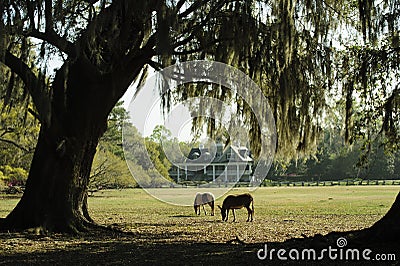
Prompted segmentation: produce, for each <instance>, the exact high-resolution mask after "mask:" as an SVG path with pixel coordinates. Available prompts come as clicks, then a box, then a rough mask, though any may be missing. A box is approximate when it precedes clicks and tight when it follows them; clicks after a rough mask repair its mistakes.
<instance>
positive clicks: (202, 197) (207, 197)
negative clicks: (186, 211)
mask: <svg viewBox="0 0 400 266" xmlns="http://www.w3.org/2000/svg"><path fill="white" fill-rule="evenodd" d="M205 204H208V205H210V207H211V216H214V195H213V194H212V193H210V192H205V193H197V194H196V197H195V199H194V212H195V213H196V214H197V215H200V212H201V210H200V206H203V211H204V214H205V215H207V213H206V209H205V208H204V205H205Z"/></svg>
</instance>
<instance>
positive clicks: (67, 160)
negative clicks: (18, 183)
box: [2, 126, 98, 233]
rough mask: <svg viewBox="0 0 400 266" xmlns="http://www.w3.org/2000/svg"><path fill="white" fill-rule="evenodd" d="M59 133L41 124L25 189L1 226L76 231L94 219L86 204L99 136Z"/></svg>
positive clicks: (13, 228)
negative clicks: (87, 136)
mask: <svg viewBox="0 0 400 266" xmlns="http://www.w3.org/2000/svg"><path fill="white" fill-rule="evenodd" d="M57 133H58V130H56V129H54V126H53V127H51V128H50V129H45V128H44V127H43V126H42V128H41V131H40V135H39V140H38V144H37V147H36V151H35V154H34V158H33V161H32V165H31V169H30V173H29V178H28V181H27V184H26V190H25V193H24V195H23V196H22V198H21V200H20V202H19V203H18V205H17V206H16V207H15V209H14V210H13V211H12V212H11V213H10V214H9V215H8V216H7V217H6V219H4V220H3V224H2V229H12V230H15V229H26V228H32V227H41V228H43V229H44V230H47V231H52V232H72V233H73V232H79V231H83V230H84V229H85V225H87V224H88V223H89V222H91V219H90V217H89V216H88V214H87V210H86V205H85V204H86V195H87V184H88V177H89V174H90V169H91V165H92V161H93V157H94V154H95V152H96V146H97V142H98V136H94V137H93V138H92V139H84V138H81V137H80V136H78V135H77V136H68V137H64V138H60V137H61V136H62V135H60V134H57ZM82 135H85V134H82ZM85 216H86V217H85Z"/></svg>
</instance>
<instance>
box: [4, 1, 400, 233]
mask: <svg viewBox="0 0 400 266" xmlns="http://www.w3.org/2000/svg"><path fill="white" fill-rule="evenodd" d="M399 5H400V3H398V1H395V0H383V1H373V0H360V1H344V0H339V1H333V0H307V1H295V0H274V1H267V0H261V1H239V0H218V1H200V0H173V1H163V0H151V1H130V0H112V1H111V0H85V1H74V0H71V1H65V0H39V1H11V0H5V1H1V3H0V13H1V15H2V16H1V19H0V62H1V63H2V65H1V68H0V71H1V73H2V77H1V78H2V81H3V82H2V83H1V88H0V93H1V97H2V99H4V103H5V105H7V106H12V105H13V103H14V102H15V101H21V102H24V101H28V99H31V101H32V105H31V104H30V103H27V104H26V106H27V110H30V113H31V114H32V115H33V116H34V117H35V118H36V119H38V120H39V122H40V132H39V138H38V144H37V146H36V149H35V154H34V156H33V160H32V165H31V168H30V173H29V177H28V181H27V189H26V191H25V193H24V196H23V198H22V199H21V201H20V202H19V204H18V205H17V207H16V208H15V209H14V210H13V211H12V213H10V215H9V216H8V217H7V218H6V219H5V220H4V221H2V222H1V223H0V227H3V228H26V227H32V226H44V227H46V229H48V230H53V231H73V232H76V231H81V230H84V228H85V227H86V226H89V225H90V222H91V219H90V217H89V215H88V213H87V204H86V196H87V186H88V182H89V177H90V168H91V165H92V162H93V158H94V154H95V152H96V146H97V144H98V142H99V139H100V138H101V136H102V135H103V134H104V132H105V130H106V127H107V117H108V115H109V113H110V112H111V110H112V108H113V107H114V105H115V104H116V103H117V102H118V100H119V99H120V98H121V96H122V95H123V94H124V93H125V92H126V90H127V89H128V87H129V86H130V85H131V84H132V83H133V82H134V81H135V80H138V81H139V84H141V83H142V82H143V81H144V80H145V79H146V75H147V74H146V73H147V69H148V68H149V67H152V68H155V69H161V68H163V67H165V66H169V65H171V64H174V63H176V62H183V61H187V60H193V59H206V60H215V61H221V62H224V63H226V64H229V65H231V66H234V67H237V68H238V69H240V70H242V71H243V72H245V73H246V74H248V76H249V77H250V78H251V79H253V80H254V81H255V82H257V83H258V85H259V86H260V87H261V88H262V91H263V93H264V95H265V96H266V98H267V99H268V100H269V102H270V105H271V106H272V109H273V114H274V118H275V121H276V128H277V134H278V159H283V160H285V159H289V158H293V157H295V158H296V157H298V156H308V155H310V154H312V153H314V152H315V151H316V146H317V145H316V144H317V140H318V138H319V137H320V135H321V132H322V131H323V130H322V129H323V128H326V127H329V126H330V125H332V124H331V123H330V121H332V120H337V121H339V122H340V124H341V125H342V128H343V135H344V138H345V139H346V141H347V142H348V143H350V144H351V143H353V142H354V141H355V140H356V139H357V138H362V139H364V140H365V144H364V150H366V151H368V150H370V149H371V143H372V141H373V140H374V139H376V138H377V136H383V141H382V143H384V144H385V147H388V148H391V149H393V150H396V149H398V145H399V143H400V141H399V130H400V128H399V127H400V123H399V119H400V118H399V115H398V113H399V101H400V96H399V90H400V88H399V84H398V83H399V81H398V80H399V74H400V73H399V72H400V69H399V68H398V65H399V55H400V48H399V27H400V22H399V10H400V7H399ZM22 83H23V84H24V86H23V87H22V88H21V86H20V85H19V84H22ZM210 86H211V87H210ZM27 95H29V96H30V98H29V97H27ZM200 95H202V96H208V97H213V98H218V99H220V100H222V101H233V102H234V103H235V104H236V105H237V110H238V113H239V115H242V116H243V117H244V119H243V121H245V122H246V127H247V129H248V130H249V134H250V137H251V146H252V149H253V150H254V151H257V149H258V148H259V147H258V143H259V142H258V141H257V140H258V139H257V138H259V137H260V134H259V129H257V123H256V119H255V117H254V115H252V112H251V109H250V108H249V104H248V103H245V102H244V101H243V99H241V98H240V97H239V96H238V95H235V94H232V93H231V92H230V91H229V90H228V89H227V88H224V87H217V86H212V85H209V84H189V85H187V86H182V87H181V88H179V90H178V91H177V95H170V94H167V95H165V97H164V101H163V105H164V106H165V107H166V108H168V107H169V106H171V103H172V102H173V101H174V100H178V101H182V100H185V99H187V98H189V97H193V96H200ZM3 109H4V108H3ZM133 115H140V114H133ZM203 123H208V131H209V133H210V134H213V133H215V132H217V131H218V128H217V125H216V124H215V121H213V120H206V119H201V118H200V119H197V120H195V124H194V127H195V128H196V127H199V126H200V125H201V124H203ZM154 154H156V152H155V153H154ZM43 184H46V186H44V185H43ZM88 224H89V225H88Z"/></svg>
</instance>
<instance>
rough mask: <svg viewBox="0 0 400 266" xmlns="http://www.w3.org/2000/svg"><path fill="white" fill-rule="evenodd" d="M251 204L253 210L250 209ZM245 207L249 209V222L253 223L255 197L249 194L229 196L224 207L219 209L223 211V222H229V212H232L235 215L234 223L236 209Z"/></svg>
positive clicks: (224, 202) (234, 218)
mask: <svg viewBox="0 0 400 266" xmlns="http://www.w3.org/2000/svg"><path fill="white" fill-rule="evenodd" d="M250 204H251V208H250ZM243 207H245V208H246V209H247V222H248V221H251V222H252V221H253V215H254V200H253V197H252V196H251V195H250V194H248V193H245V194H241V195H236V196H234V195H229V196H227V197H226V198H225V199H224V201H223V203H222V207H221V206H218V208H220V209H221V216H222V221H228V215H229V210H232V213H233V221H235V220H236V217H235V209H241V208H243Z"/></svg>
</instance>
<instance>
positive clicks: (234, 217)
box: [232, 209, 236, 221]
mask: <svg viewBox="0 0 400 266" xmlns="http://www.w3.org/2000/svg"><path fill="white" fill-rule="evenodd" d="M232 213H233V221H236V216H235V209H232Z"/></svg>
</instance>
